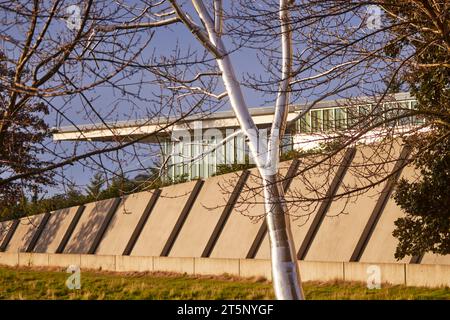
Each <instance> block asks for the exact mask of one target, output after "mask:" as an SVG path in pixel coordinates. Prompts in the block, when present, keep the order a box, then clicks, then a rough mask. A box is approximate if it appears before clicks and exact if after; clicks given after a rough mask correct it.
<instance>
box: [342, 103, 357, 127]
mask: <svg viewBox="0 0 450 320" xmlns="http://www.w3.org/2000/svg"><path fill="white" fill-rule="evenodd" d="M345 111H346V113H347V125H348V128H349V129H354V128H355V126H356V125H357V124H358V121H359V119H358V107H348V108H346V109H345Z"/></svg>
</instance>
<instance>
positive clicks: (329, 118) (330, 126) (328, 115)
mask: <svg viewBox="0 0 450 320" xmlns="http://www.w3.org/2000/svg"><path fill="white" fill-rule="evenodd" d="M323 130H324V131H332V130H334V109H324V110H323Z"/></svg>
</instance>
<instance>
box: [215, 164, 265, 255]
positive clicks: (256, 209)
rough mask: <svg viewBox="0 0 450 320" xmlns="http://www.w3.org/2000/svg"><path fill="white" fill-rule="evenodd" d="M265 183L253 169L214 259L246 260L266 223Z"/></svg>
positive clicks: (227, 224) (226, 226) (226, 225)
mask: <svg viewBox="0 0 450 320" xmlns="http://www.w3.org/2000/svg"><path fill="white" fill-rule="evenodd" d="M262 192H263V190H262V179H261V178H260V176H259V174H258V173H257V171H256V169H252V170H251V172H250V176H249V177H248V179H247V183H246V185H245V186H244V188H243V190H242V193H241V195H240V196H239V198H238V201H237V204H236V206H235V207H234V209H233V211H232V212H231V214H230V217H229V218H228V221H227V223H226V224H225V226H224V228H223V230H222V233H221V235H220V236H219V238H218V239H217V242H216V245H215V246H214V249H213V250H212V252H211V255H210V257H211V258H237V259H239V258H240V259H244V258H245V257H246V256H247V253H248V251H249V249H250V247H251V245H252V243H253V241H254V240H255V237H256V235H257V233H258V230H259V228H260V226H261V224H262V223H263V222H264V216H265V212H264V198H263V195H262Z"/></svg>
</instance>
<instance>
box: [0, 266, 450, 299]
mask: <svg viewBox="0 0 450 320" xmlns="http://www.w3.org/2000/svg"><path fill="white" fill-rule="evenodd" d="M68 276H69V274H67V273H66V272H64V270H61V269H59V270H58V269H55V270H49V269H29V268H9V267H0V299H272V298H273V294H272V286H271V284H270V283H269V282H268V281H266V280H264V279H238V278H234V277H231V276H226V275H224V276H221V277H204V276H202V277H200V276H198V277H195V276H187V275H180V274H167V273H109V272H95V271H83V270H82V273H81V289H80V290H69V289H68V288H67V287H66V285H65V281H66V279H67V278H68ZM304 290H305V293H306V297H307V299H450V289H449V288H439V289H429V288H414V287H404V286H388V285H384V286H382V288H381V289H378V290H377V289H373V290H369V289H367V288H366V287H365V286H364V284H361V283H343V282H327V283H318V282H306V283H305V284H304Z"/></svg>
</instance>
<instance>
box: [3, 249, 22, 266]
mask: <svg viewBox="0 0 450 320" xmlns="http://www.w3.org/2000/svg"><path fill="white" fill-rule="evenodd" d="M18 264H19V254H18V253H17V252H0V265H4V266H10V267H15V266H17V265H18Z"/></svg>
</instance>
